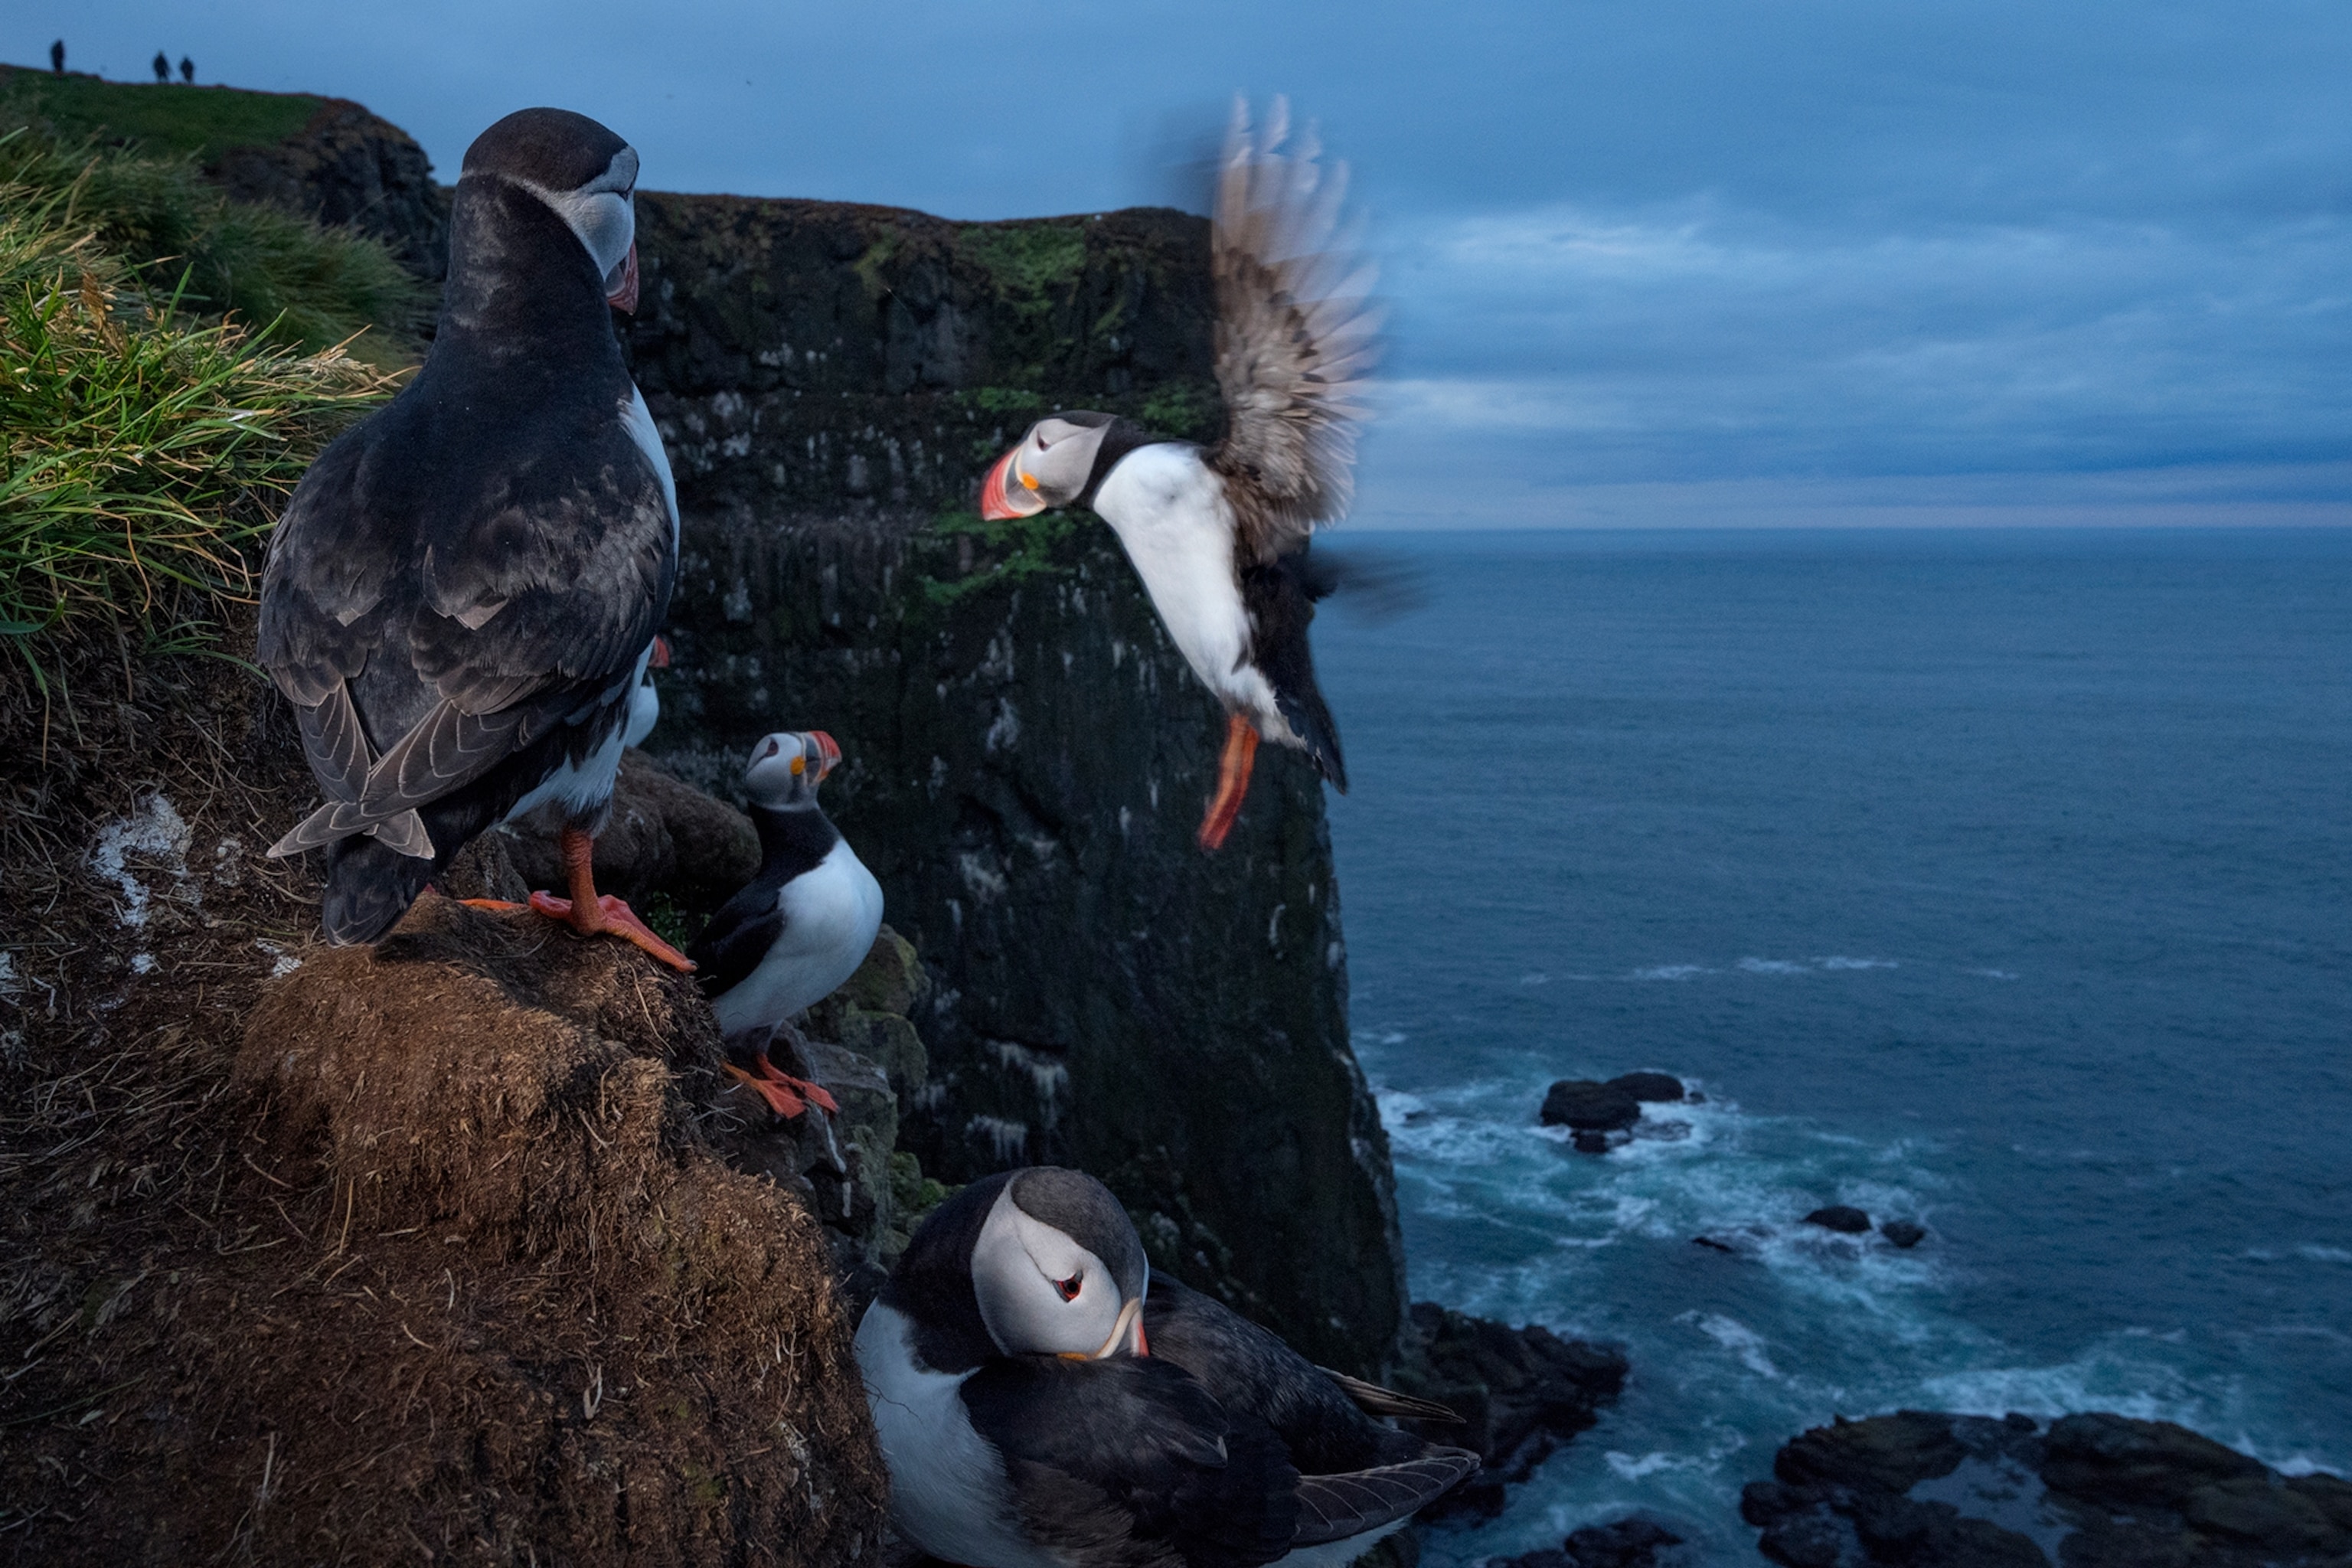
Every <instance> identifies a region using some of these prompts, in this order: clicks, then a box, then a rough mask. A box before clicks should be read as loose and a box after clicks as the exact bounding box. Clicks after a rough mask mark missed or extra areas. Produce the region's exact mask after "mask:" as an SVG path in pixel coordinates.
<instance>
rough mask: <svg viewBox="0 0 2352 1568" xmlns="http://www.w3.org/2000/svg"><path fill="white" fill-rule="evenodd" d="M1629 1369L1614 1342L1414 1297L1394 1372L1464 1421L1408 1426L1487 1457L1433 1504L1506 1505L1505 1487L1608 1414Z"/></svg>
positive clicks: (1477, 1508) (1405, 1386) (1478, 1510)
mask: <svg viewBox="0 0 2352 1568" xmlns="http://www.w3.org/2000/svg"><path fill="white" fill-rule="evenodd" d="M1625 1372H1626V1366H1625V1357H1624V1356H1623V1354H1622V1353H1621V1352H1618V1351H1617V1350H1615V1349H1614V1348H1612V1347H1611V1346H1608V1345H1601V1344H1593V1343H1591V1342H1587V1341H1583V1340H1564V1339H1561V1338H1560V1337H1559V1335H1557V1334H1555V1333H1553V1332H1552V1331H1550V1330H1549V1329H1547V1328H1545V1327H1543V1326H1542V1325H1541V1324H1529V1325H1528V1327H1526V1328H1521V1329H1514V1328H1511V1327H1508V1326H1507V1325H1506V1324H1502V1323H1497V1322H1492V1321H1488V1320H1486V1319H1484V1318H1473V1317H1471V1316H1469V1315H1467V1314H1466V1313H1463V1312H1456V1311H1454V1310H1452V1309H1450V1308H1446V1307H1441V1306H1438V1305H1437V1304H1436V1303H1435V1302H1433V1301H1416V1302H1414V1303H1413V1306H1412V1317H1411V1319H1410V1321H1409V1326H1408V1328H1407V1330H1406V1338H1405V1347H1404V1356H1403V1359H1402V1363H1400V1365H1399V1366H1398V1368H1397V1371H1396V1373H1395V1374H1394V1376H1393V1378H1392V1379H1391V1381H1392V1383H1393V1384H1394V1386H1395V1387H1396V1388H1397V1389H1398V1390H1399V1391H1400V1392H1402V1393H1406V1394H1414V1395H1417V1396H1419V1397H1421V1398H1423V1399H1433V1400H1435V1401H1437V1402H1438V1403H1439V1404H1441V1405H1449V1406H1451V1407H1452V1408H1453V1409H1454V1411H1455V1412H1456V1413H1457V1414H1459V1415H1461V1416H1462V1424H1461V1425H1460V1426H1449V1425H1442V1424H1439V1423H1434V1422H1423V1421H1409V1422H1407V1423H1405V1426H1406V1429H1407V1430H1408V1431H1412V1432H1418V1433H1419V1434H1421V1436H1424V1437H1426V1438H1428V1439H1430V1440H1431V1441H1433V1442H1440V1443H1451V1444H1454V1445H1457V1446H1459V1447H1465V1448H1470V1449H1473V1450H1475V1451H1476V1453H1477V1454H1478V1457H1479V1458H1481V1459H1483V1460H1484V1461H1485V1466H1486V1468H1483V1469H1481V1470H1480V1471H1479V1472H1478V1473H1477V1474H1476V1475H1475V1476H1473V1477H1471V1478H1470V1479H1468V1480H1466V1481H1465V1482H1464V1483H1463V1484H1462V1485H1460V1486H1459V1487H1456V1488H1455V1489H1454V1490H1453V1491H1451V1492H1448V1493H1447V1494H1446V1495H1445V1496H1444V1498H1443V1499H1441V1500H1439V1501H1438V1502H1437V1504H1436V1505H1435V1506H1434V1507H1433V1509H1432V1510H1428V1511H1429V1512H1430V1513H1432V1514H1433V1515H1458V1514H1474V1515H1479V1516H1482V1517H1485V1518H1488V1519H1492V1518H1493V1517H1495V1516H1496V1514H1498V1513H1500V1512H1502V1510H1503V1489H1504V1488H1505V1487H1506V1486H1507V1485H1516V1484H1517V1483H1518V1482H1520V1481H1524V1480H1526V1479H1528V1477H1529V1476H1530V1475H1532V1474H1534V1473H1535V1468H1536V1467H1537V1466H1538V1465H1539V1464H1541V1463H1543V1461H1544V1460H1545V1459H1547V1458H1550V1457H1551V1455H1552V1453H1553V1451H1554V1450H1556V1449H1557V1448H1559V1446H1560V1445H1561V1444H1562V1443H1565V1442H1567V1441H1568V1440H1569V1439H1570V1438H1571V1437H1573V1436H1576V1435H1577V1434H1578V1433H1580V1432H1581V1431H1584V1430H1585V1429H1586V1428H1587V1427H1589V1426H1591V1425H1592V1424H1593V1422H1594V1421H1596V1420H1598V1419H1599V1418H1600V1417H1599V1414H1598V1412H1599V1411H1600V1408H1601V1406H1602V1405H1607V1404H1610V1403H1612V1401H1614V1400H1615V1399H1616V1397H1617V1394H1618V1392H1619V1391H1620V1390H1621V1389H1622V1388H1623V1387H1624V1385H1625Z"/></svg>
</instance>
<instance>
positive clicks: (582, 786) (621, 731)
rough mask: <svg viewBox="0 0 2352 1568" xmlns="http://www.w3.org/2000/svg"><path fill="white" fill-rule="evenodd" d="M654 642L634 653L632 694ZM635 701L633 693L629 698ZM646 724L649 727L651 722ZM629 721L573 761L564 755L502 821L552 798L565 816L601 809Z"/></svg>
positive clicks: (617, 773) (641, 682) (527, 813)
mask: <svg viewBox="0 0 2352 1568" xmlns="http://www.w3.org/2000/svg"><path fill="white" fill-rule="evenodd" d="M653 657H654V645H653V644H651V643H647V644H646V651H645V652H643V653H641V654H639V655H637V668H636V670H635V673H634V674H632V675H631V676H630V677H629V680H630V688H629V689H630V691H631V692H632V693H633V694H634V693H635V691H636V690H637V689H639V688H640V687H643V686H644V685H645V679H646V665H648V664H650V663H651V662H652V661H653ZM631 700H632V702H634V701H635V697H634V695H633V696H632V698H631ZM647 728H651V726H650V725H648V726H647ZM627 731H628V725H627V723H626V721H624V722H622V723H619V724H615V725H614V726H613V732H612V733H611V734H609V735H607V736H605V737H604V743H603V744H602V745H600V746H598V747H597V748H596V749H595V750H594V751H593V752H589V753H588V754H587V755H586V756H584V757H583V758H581V759H580V761H579V762H577V763H574V762H572V760H571V759H570V758H568V757H567V758H566V759H565V760H564V761H562V763H558V764H557V765H556V769H555V771H554V772H553V773H550V774H548V775H547V777H545V778H543V779H541V781H540V782H539V784H538V785H537V787H535V788H533V789H532V790H531V792H530V794H529V795H524V796H523V797H522V798H521V799H520V800H519V801H517V802H515V803H514V805H512V806H510V807H509V808H508V811H507V814H506V816H502V817H500V818H499V821H501V822H520V821H521V820H522V819H523V818H524V817H526V816H530V814H531V812H533V811H535V810H536V809H538V808H539V807H540V806H542V805H548V804H549V803H550V802H553V803H554V804H555V805H557V806H559V807H560V808H561V809H562V812H563V813H564V815H565V816H570V817H573V818H581V817H586V816H591V815H593V813H595V812H597V811H599V810H601V809H602V808H603V806H604V803H605V802H606V801H608V800H610V799H612V798H613V784H614V781H615V780H616V779H618V778H619V777H620V773H621V752H622V749H623V747H624V745H625V742H626V740H627Z"/></svg>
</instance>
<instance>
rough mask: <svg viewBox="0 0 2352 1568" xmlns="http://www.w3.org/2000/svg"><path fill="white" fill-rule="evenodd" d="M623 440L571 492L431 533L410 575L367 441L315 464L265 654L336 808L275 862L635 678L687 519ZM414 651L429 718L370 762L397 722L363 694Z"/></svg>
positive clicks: (456, 779) (261, 644)
mask: <svg viewBox="0 0 2352 1568" xmlns="http://www.w3.org/2000/svg"><path fill="white" fill-rule="evenodd" d="M364 434H366V432H364V431H355V432H353V435H354V436H363V435H364ZM615 439H616V440H618V441H619V442H621V443H622V445H621V446H620V447H619V448H618V449H617V450H616V452H615V454H614V460H613V461H608V462H606V463H604V464H603V465H602V466H600V467H599V468H595V469H593V470H589V471H588V472H586V473H585V474H583V476H582V477H581V478H580V479H577V480H575V481H573V482H572V483H571V484H569V485H562V484H558V485H555V486H551V487H541V488H539V489H536V490H531V491H526V492H520V493H517V494H516V495H514V496H512V497H511V498H510V499H509V500H507V501H506V503H505V504H502V505H497V506H486V507H483V508H481V509H479V510H478V511H477V512H476V514H475V515H474V516H473V517H472V518H470V519H469V520H467V521H463V522H460V523H458V524H457V525H455V526H452V527H448V528H446V529H438V530H432V531H428V537H429V538H430V542H428V543H426V545H425V549H424V551H423V553H422V556H421V558H419V559H417V560H416V561H415V562H414V563H410V562H409V561H406V560H404V559H401V558H399V557H398V556H396V555H395V554H394V553H393V552H391V551H390V550H389V549H388V548H387V547H386V545H385V544H384V543H383V539H384V536H385V535H386V534H387V533H388V532H390V531H387V530H383V529H381V528H376V527H372V526H371V525H370V520H371V519H372V518H373V515H374V512H375V510H377V509H376V508H373V507H372V506H371V505H370V500H371V497H370V495H369V486H368V479H369V470H370V467H371V465H370V464H369V463H368V461H367V460H366V459H367V456H368V448H367V447H366V445H365V444H364V443H363V442H350V444H349V445H348V446H346V444H345V443H338V444H337V445H336V447H331V448H330V450H329V452H328V453H327V454H326V455H324V456H322V457H321V458H320V461H319V463H318V464H316V465H314V466H313V468H312V470H311V473H310V475H308V476H306V477H305V479H304V483H303V485H302V487H301V489H300V491H299V493H298V494H297V496H296V498H295V503H294V504H293V505H291V506H289V508H288V510H287V513H286V516H285V518H284V519H283V521H281V522H280V523H279V526H278V532H277V535H276V536H275V537H274V538H273V539H272V540H271V541H270V549H269V562H268V568H267V571H266V574H265V582H264V585H263V594H262V616H261V626H260V636H259V638H258V644H257V655H258V657H259V659H260V661H261V663H262V664H263V666H264V667H265V668H268V670H269V671H270V673H271V675H272V677H273V679H275V680H276V681H277V683H278V689H280V690H282V691H284V692H285V694H286V696H287V698H288V699H289V700H290V701H292V702H293V703H294V704H295V706H296V708H297V709H298V710H300V712H301V716H302V735H303V742H304V751H305V752H307V753H308V755H309V758H310V763H311V767H312V770H313V771H314V772H315V773H317V774H318V776H319V780H320V788H321V790H322V791H323V792H324V793H325V794H326V795H327V796H328V804H327V805H325V806H323V807H321V808H320V810H319V811H318V812H317V813H314V814H313V815H312V816H311V817H310V819H309V820H308V821H306V822H304V823H303V824H302V825H301V826H298V827H297V828H296V829H295V830H294V831H293V832H292V833H289V835H287V837H286V838H285V839H284V840H282V841H281V842H280V843H279V844H278V846H277V847H276V848H275V849H274V850H273V853H290V852H292V851H293V850H296V849H301V848H307V847H311V846H313V845H318V844H324V843H331V842H332V841H333V840H335V839H337V838H340V837H344V836H346V835H348V834H352V833H356V832H363V831H370V830H373V829H374V828H376V827H377V826H381V825H385V824H393V823H400V822H403V821H404V819H405V818H406V817H407V814H409V813H411V812H414V811H415V809H416V808H417V807H418V806H421V805H426V804H428V803H430V802H432V801H434V800H437V799H439V798H440V797H442V796H443V795H448V794H449V793H451V792H452V791H454V790H457V789H460V788H462V787H464V786H465V785H466V784H470V783H471V782H473V781H474V780H475V779H478V778H479V777H481V776H482V775H483V774H484V773H488V771H489V770H490V769H491V768H493V767H495V766H496V765H497V764H498V763H499V762H500V761H502V760H503V759H505V758H506V757H508V756H509V755H510V754H512V753H513V752H515V751H516V750H517V749H519V748H520V747H521V746H523V745H526V744H528V743H530V742H531V741H533V740H535V739H537V738H538V737H539V736H541V735H543V734H545V733H546V732H547V731H549V730H551V728H553V727H554V726H555V725H557V724H560V723H562V722H565V721H572V720H577V719H581V718H584V717H585V716H586V715H587V714H588V713H589V712H591V711H593V710H594V709H595V708H596V707H597V706H598V705H599V704H600V703H603V702H604V701H606V700H610V698H611V697H612V696H613V694H614V692H615V691H616V690H618V689H622V688H624V687H625V685H626V683H627V682H628V681H629V680H630V679H632V678H633V677H634V676H635V670H636V665H637V660H638V658H639V656H640V655H642V654H643V652H644V651H645V649H646V647H647V646H648V645H649V644H650V643H651V642H652V640H653V634H654V628H655V627H656V626H657V625H658V624H659V623H660V620H661V617H662V616H663V615H665V614H666V613H667V609H668V606H669V595H670V589H671V586H672V584H673V580H674V578H675V575H676V570H677V567H676V559H675V554H674V551H673V547H672V542H673V540H674V538H675V531H674V530H675V526H676V525H675V522H674V521H673V519H672V516H671V513H670V510H669V504H668V500H667V494H666V492H665V491H664V489H663V487H662V485H661V483H660V481H659V479H657V477H656V474H655V473H654V471H653V468H652V466H651V465H650V464H649V463H647V462H646V460H645V459H644V458H643V457H642V455H641V454H639V453H638V452H636V451H635V448H634V447H629V446H627V445H626V437H625V436H620V435H619V434H618V426H617V423H616V426H615ZM348 440H349V438H347V441H348ZM387 617H391V618H390V619H389V620H388V619H387ZM403 622H404V623H405V624H404V627H403V626H402V623H403ZM403 629H404V631H405V636H404V637H402V636H401V631H402V630H403ZM402 656H405V658H406V661H407V663H408V665H409V667H410V668H411V669H412V670H413V671H414V675H415V681H416V683H417V685H418V687H419V688H421V689H422V690H421V692H420V696H423V697H424V698H425V710H424V711H423V712H422V714H421V715H419V716H417V717H415V719H414V721H412V722H410V723H408V724H407V725H406V727H405V728H404V730H402V731H400V732H398V733H396V734H394V735H392V736H389V737H386V736H383V735H382V734H381V733H378V734H377V739H378V740H379V741H381V742H386V743H385V744H383V748H382V751H381V753H380V754H378V753H377V752H376V751H375V750H374V749H373V747H371V746H370V745H369V744H368V731H381V729H382V727H383V723H384V720H385V715H383V714H373V715H368V714H362V712H361V711H360V710H359V709H358V707H357V706H356V704H355V703H354V700H353V697H352V690H351V686H352V682H353V681H354V680H356V679H358V678H359V677H360V675H361V673H362V670H363V669H364V668H366V667H367V665H368V664H369V662H370V661H371V660H372V659H380V658H400V657H402ZM412 711H413V710H412ZM363 720H367V721H372V722H369V723H367V724H366V725H365V727H364V728H362V721H363ZM355 774H356V776H354V775H355ZM415 837H417V838H419V839H421V838H422V830H421V828H420V829H418V831H417V833H416V835H415ZM399 847H406V846H404V845H403V846H399ZM408 852H410V853H416V852H418V851H417V850H416V849H415V848H410V849H409V850H408ZM423 852H424V853H426V854H430V853H431V849H430V847H425V848H424V850H423Z"/></svg>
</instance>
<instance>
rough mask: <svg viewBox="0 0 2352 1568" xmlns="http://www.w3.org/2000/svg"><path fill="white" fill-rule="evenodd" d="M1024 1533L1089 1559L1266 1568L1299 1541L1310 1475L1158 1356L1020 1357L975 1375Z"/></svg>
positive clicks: (970, 1398) (977, 1409)
mask: <svg viewBox="0 0 2352 1568" xmlns="http://www.w3.org/2000/svg"><path fill="white" fill-rule="evenodd" d="M963 1401H964V1405H965V1406H966V1408H967V1409H969V1410H970V1412H971V1421H972V1426H974V1427H975V1428H976V1429H977V1430H978V1431H979V1432H980V1434H981V1436H983V1437H985V1438H987V1439H988V1440H989V1441H990V1442H991V1443H992V1444H994V1445H995V1447H996V1448H997V1450H998V1451H999V1452H1000V1453H1002V1454H1003V1456H1004V1461H1005V1468H1006V1471H1007V1473H1008V1474H1009V1475H1010V1476H1011V1478H1012V1480H1013V1495H1014V1498H1015V1499H1016V1500H1017V1501H1018V1503H1019V1505H1020V1509H1021V1515H1022V1523H1023V1526H1024V1530H1025V1531H1026V1532H1027V1533H1028V1534H1029V1535H1030V1536H1031V1537H1032V1538H1034V1540H1035V1541H1036V1542H1038V1544H1040V1545H1042V1546H1044V1547H1045V1548H1046V1549H1047V1550H1048V1551H1054V1552H1060V1553H1062V1554H1064V1555H1065V1556H1066V1558H1067V1559H1069V1560H1071V1561H1075V1562H1079V1563H1087V1564H1088V1565H1089V1568H1097V1565H1098V1568H1114V1565H1116V1568H1180V1565H1183V1568H1256V1565H1257V1564H1260V1563H1271V1562H1273V1561H1275V1560H1276V1558H1278V1557H1280V1556H1282V1555H1283V1554H1284V1553H1285V1552H1287V1551H1288V1550H1289V1549H1290V1544H1291V1539H1292V1536H1293V1534H1294V1533H1295V1531H1296V1529H1297V1518H1298V1503H1297V1496H1296V1492H1297V1485H1298V1472H1297V1470H1296V1469H1295V1468H1292V1466H1291V1464H1290V1462H1289V1460H1288V1459H1287V1458H1286V1457H1285V1456H1284V1453H1283V1448H1282V1444H1281V1441H1280V1440H1279V1439H1278V1438H1276V1436H1275V1435H1274V1433H1273V1432H1272V1430H1270V1429H1269V1428H1268V1427H1267V1426H1265V1423H1263V1422H1260V1421H1255V1420H1252V1419H1250V1418H1249V1417H1247V1416H1235V1415H1232V1414H1231V1413H1229V1412H1227V1411H1226V1410H1225V1409H1224V1408H1223V1406H1221V1405H1219V1404H1218V1402H1217V1401H1216V1400H1214V1399H1213V1398H1211V1397H1210V1396H1209V1394H1208V1392H1207V1391H1206V1390H1205V1389H1203V1388H1202V1386H1201V1385H1200V1384H1198V1383H1197V1382H1195V1381H1194V1380H1193V1379H1192V1376H1191V1375H1190V1374H1188V1373H1185V1372H1184V1371H1183V1370H1182V1369H1181V1367H1179V1366H1177V1365H1176V1364H1175V1363H1172V1362H1168V1361H1164V1360H1162V1359H1160V1358H1159V1357H1157V1356H1149V1357H1142V1358H1137V1357H1130V1356H1117V1357H1112V1358H1109V1359H1108V1360H1103V1361H1068V1360H1065V1359H1063V1358H1061V1357H1058V1356H1019V1357H1011V1358H1007V1359H1005V1360H1003V1361H998V1362H995V1363H991V1364H990V1365H988V1366H986V1367H983V1368H982V1370H981V1371H980V1372H979V1373H975V1374H974V1375H973V1376H972V1378H971V1380H970V1381H969V1382H967V1383H966V1384H964V1385H963Z"/></svg>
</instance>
